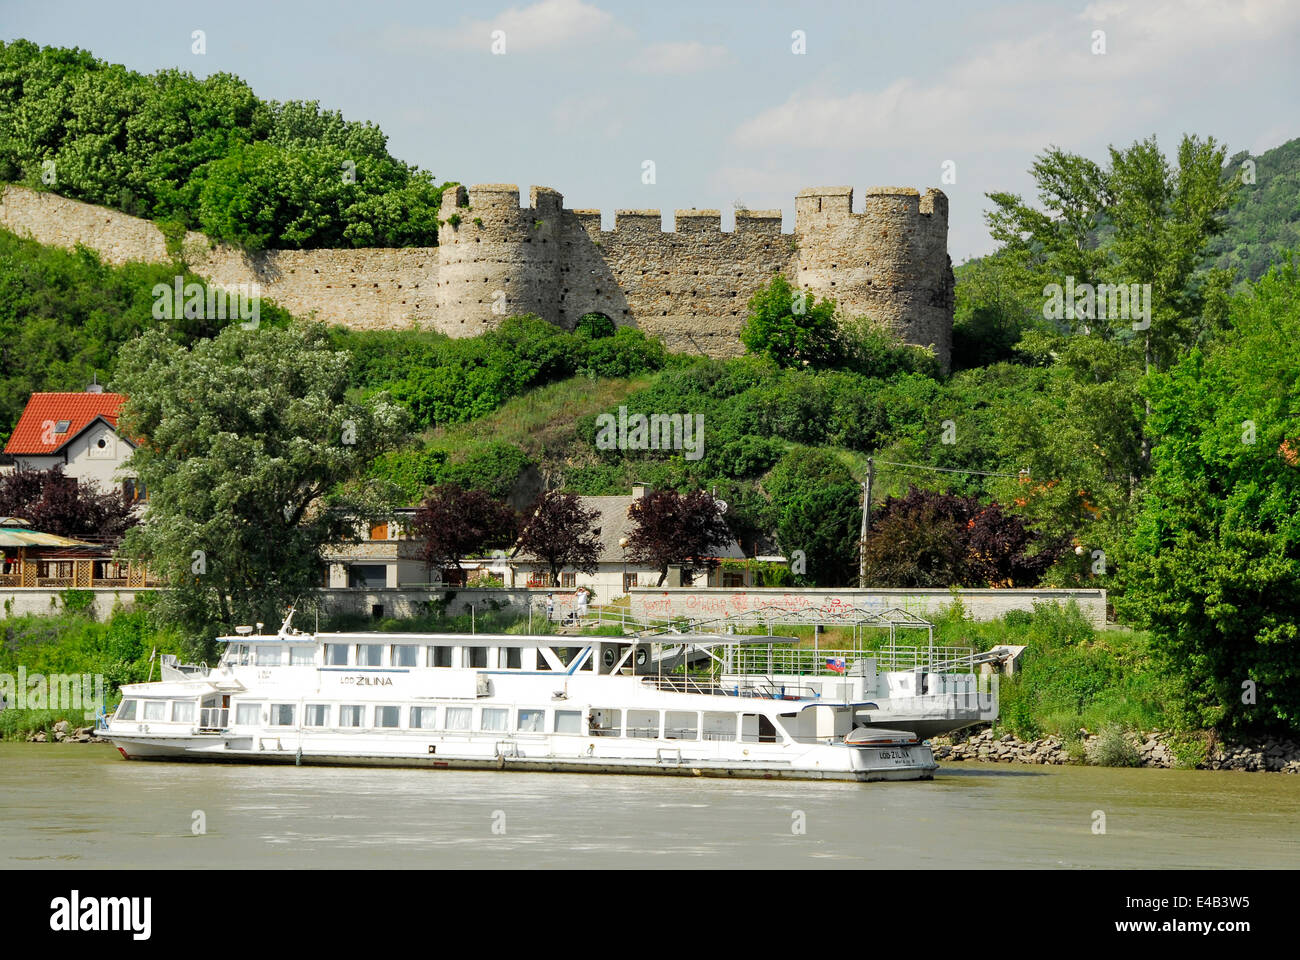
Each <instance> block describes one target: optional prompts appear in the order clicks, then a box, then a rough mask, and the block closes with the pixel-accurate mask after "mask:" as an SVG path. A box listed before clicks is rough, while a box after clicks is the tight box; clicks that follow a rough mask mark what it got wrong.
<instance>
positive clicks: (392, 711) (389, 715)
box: [375, 707, 401, 727]
mask: <svg viewBox="0 0 1300 960" xmlns="http://www.w3.org/2000/svg"><path fill="white" fill-rule="evenodd" d="M400 714H401V709H400V708H399V707H375V726H376V727H396V726H398V725H399V724H400V723H401V718H400Z"/></svg>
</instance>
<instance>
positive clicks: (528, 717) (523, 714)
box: [519, 710, 546, 733]
mask: <svg viewBox="0 0 1300 960" xmlns="http://www.w3.org/2000/svg"><path fill="white" fill-rule="evenodd" d="M545 717H546V711H545V710H520V711H519V732H520V733H541V732H542V721H543V720H544V719H545Z"/></svg>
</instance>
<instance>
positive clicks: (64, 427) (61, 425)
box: [54, 420, 72, 434]
mask: <svg viewBox="0 0 1300 960" xmlns="http://www.w3.org/2000/svg"><path fill="white" fill-rule="evenodd" d="M70 426H72V421H71V420H60V421H59V422H58V423H56V424H55V425H54V432H55V433H56V434H59V433H67V432H68V427H70Z"/></svg>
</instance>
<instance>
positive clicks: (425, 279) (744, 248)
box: [0, 184, 953, 368]
mask: <svg viewBox="0 0 1300 960" xmlns="http://www.w3.org/2000/svg"><path fill="white" fill-rule="evenodd" d="M852 206H853V189H852V188H851V187H814V188H810V189H807V190H801V191H800V192H799V194H798V196H797V197H796V198H795V226H794V232H793V233H791V234H785V233H782V232H781V211H780V210H738V211H736V226H735V230H734V231H726V232H724V231H723V230H722V218H721V214H720V212H719V211H718V210H678V211H676V212H675V215H674V227H675V229H674V230H672V231H665V230H664V229H663V228H662V225H661V220H660V213H659V211H658V210H618V211H616V212H615V218H614V229H613V230H609V231H606V230H602V229H601V215H600V211H599V210H568V209H565V208H564V202H563V197H562V196H561V195H560V194H559V193H557V192H556V191H554V190H551V189H549V188H546V187H533V188H532V189H531V190H530V192H529V205H528V206H527V207H521V206H520V198H519V188H518V187H516V186H514V185H511V184H479V185H476V186H471V187H469V188H466V187H463V186H458V187H452V188H449V189H448V190H447V191H446V192H445V193H444V194H443V200H442V210H441V212H440V219H441V220H442V221H443V226H442V227H441V229H440V231H439V237H438V242H439V245H438V246H437V247H433V248H418V247H408V248H401V249H383V248H370V249H340V250H272V251H265V252H262V253H257V254H248V253H245V252H244V251H242V250H238V249H236V248H233V247H229V246H225V245H222V244H213V243H211V242H209V241H208V239H207V238H206V237H204V236H203V235H202V234H199V233H193V232H191V233H189V234H187V236H186V238H185V240H184V243H183V247H182V249H183V251H184V253H183V257H184V260H185V262H186V264H187V266H188V267H189V268H190V269H191V270H193V271H194V272H195V273H197V274H198V275H200V276H202V277H205V278H206V279H208V280H210V281H212V282H213V283H217V284H223V285H237V284H248V283H258V284H259V285H260V286H261V288H262V293H263V295H264V296H266V297H268V298H270V299H272V300H274V301H275V302H276V303H278V304H280V306H282V307H284V308H285V309H286V310H288V311H289V312H291V313H294V314H298V315H304V316H305V315H308V314H313V313H314V314H315V316H316V317H317V319H320V320H322V321H324V322H327V323H337V324H342V325H344V326H347V327H352V328H356V329H408V328H411V327H416V326H419V327H422V328H425V329H433V330H438V331H441V332H443V333H446V334H448V335H450V336H454V337H461V336H473V335H475V334H479V333H483V332H484V331H486V330H490V329H492V328H493V327H494V326H496V325H497V324H498V323H500V321H501V320H502V319H504V318H505V317H506V316H510V315H513V314H519V313H529V312H531V313H536V314H538V315H539V316H541V317H544V318H545V319H547V320H549V321H550V322H552V323H555V324H557V325H559V326H561V327H564V328H569V329H571V328H572V327H573V325H574V324H575V323H576V322H577V320H578V318H579V317H581V316H582V315H583V314H585V313H591V312H599V313H603V314H605V315H606V316H608V317H609V318H610V319H612V320H613V321H614V322H615V323H616V324H618V325H620V326H624V325H631V326H635V327H637V328H639V329H641V330H643V331H645V332H646V333H647V334H650V335H652V336H656V337H659V338H661V339H662V340H663V341H664V342H665V344H666V345H667V346H668V348H669V349H671V350H675V351H689V352H702V353H706V354H709V355H711V356H733V355H736V354H739V353H741V352H742V351H743V348H742V347H741V345H740V340H739V334H740V329H741V326H742V324H743V323H744V317H745V307H746V303H747V302H748V300H749V297H750V295H751V294H753V293H754V291H755V290H757V289H758V288H759V287H760V286H762V285H763V284H765V283H767V282H768V281H769V280H770V279H771V278H772V276H773V274H776V273H782V274H784V275H785V276H786V277H787V278H788V279H789V280H790V282H791V284H792V285H794V286H796V287H801V288H804V289H806V290H808V291H809V292H810V293H812V294H814V295H816V296H817V297H830V298H833V299H834V300H836V301H837V302H838V304H839V306H840V308H841V310H843V311H844V312H845V313H847V314H849V315H853V316H858V315H865V316H868V317H871V318H872V319H874V320H877V321H880V322H883V323H885V324H888V325H889V326H890V327H891V328H892V329H893V330H895V331H896V332H897V333H898V334H899V335H900V336H902V337H903V339H905V340H906V341H907V342H909V343H914V344H919V345H921V346H928V347H932V348H933V349H934V351H935V354H936V355H937V357H938V358H939V361H940V363H941V364H942V365H943V366H944V367H945V368H947V366H948V364H949V356H950V351H951V345H952V317H953V274H952V261H951V260H950V259H949V257H948V252H947V246H948V198H947V197H946V196H945V195H944V194H943V192H942V191H940V190H935V189H930V190H927V191H926V192H925V194H924V195H921V194H919V193H918V192H917V191H916V190H913V189H910V188H904V187H872V188H869V189H868V190H867V191H866V192H865V197H864V209H863V212H862V213H854V212H853V209H852ZM0 225H2V226H4V227H5V228H6V229H9V230H11V231H13V232H15V233H18V234H20V235H27V236H31V237H32V238H34V239H36V240H38V241H40V242H41V243H46V244H54V245H58V246H63V247H69V248H70V247H73V246H75V245H76V244H78V243H80V244H84V245H85V246H87V247H89V248H91V249H93V250H95V251H96V252H97V253H98V254H99V255H100V257H101V258H102V259H104V260H105V261H106V262H109V263H124V262H128V261H145V262H167V261H169V260H171V259H172V257H171V255H170V254H169V253H168V250H167V244H166V241H165V238H164V237H163V235H162V233H161V231H159V230H158V228H157V227H156V226H155V225H154V224H153V223H151V222H150V221H147V220H140V219H138V218H136V217H131V216H128V215H127V214H124V213H120V212H118V211H115V210H109V209H106V208H104V207H96V206H92V205H90V204H85V203H80V202H78V201H75V200H68V199H66V198H64V197H59V196H57V195H55V194H50V193H41V192H37V191H33V190H29V189H27V188H24V187H15V186H10V187H7V188H5V190H4V193H3V196H2V197H0Z"/></svg>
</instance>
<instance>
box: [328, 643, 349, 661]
mask: <svg viewBox="0 0 1300 960" xmlns="http://www.w3.org/2000/svg"><path fill="white" fill-rule="evenodd" d="M325 664H326V666H330V667H346V666H347V665H348V645H347V644H346V643H327V644H325Z"/></svg>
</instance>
